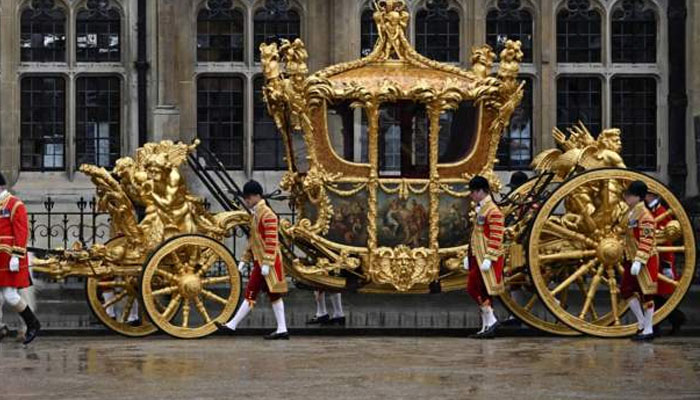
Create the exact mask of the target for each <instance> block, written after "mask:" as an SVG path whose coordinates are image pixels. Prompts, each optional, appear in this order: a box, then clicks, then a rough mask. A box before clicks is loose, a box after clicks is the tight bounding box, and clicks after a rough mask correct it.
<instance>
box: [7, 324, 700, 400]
mask: <svg viewBox="0 0 700 400" xmlns="http://www.w3.org/2000/svg"><path fill="white" fill-rule="evenodd" d="M699 378H700V338H695V337H693V338H687V337H686V338H677V339H672V338H662V339H659V340H657V341H656V342H655V343H654V344H638V343H632V342H630V341H629V340H602V339H592V338H576V339H559V338H548V337H541V338H519V337H518V338H501V339H495V340H490V341H476V340H470V339H461V338H439V337H415V338H412V337H294V338H292V340H291V341H289V342H266V341H263V340H262V339H261V338H258V337H235V338H226V337H217V338H211V339H204V340H195V341H181V340H173V339H168V338H163V337H158V338H150V339H140V340H133V339H123V338H116V337H114V338H111V337H110V338H58V337H56V338H53V337H51V338H48V337H47V338H40V339H39V340H38V341H37V342H36V344H34V345H32V346H30V347H29V348H27V349H24V348H22V347H21V346H20V345H18V344H16V343H14V342H12V341H9V342H3V343H2V344H1V346H0V399H8V400H10V399H34V398H37V399H49V398H50V399H76V400H78V399H106V398H119V399H172V400H179V399H234V398H245V399H328V398H331V399H333V400H339V399H363V400H367V399H382V400H390V399H400V398H406V399H437V398H443V399H494V400H495V399H504V398H512V399H535V398H537V399H561V398H575V399H645V398H649V399H665V398H668V399H681V398H687V399H698V398H700V379H699Z"/></svg>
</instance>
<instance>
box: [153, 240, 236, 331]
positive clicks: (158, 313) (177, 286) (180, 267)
mask: <svg viewBox="0 0 700 400" xmlns="http://www.w3.org/2000/svg"><path fill="white" fill-rule="evenodd" d="M240 295H241V278H240V275H239V273H238V269H237V267H236V260H235V259H234V257H233V255H232V254H231V252H230V251H229V250H228V249H227V248H226V247H225V246H224V245H223V244H222V243H220V242H218V241H216V240H214V239H211V238H209V237H206V236H202V235H182V236H176V237H173V238H171V239H169V240H168V241H166V242H165V243H163V244H162V245H161V246H160V247H159V248H158V249H156V250H155V252H153V254H152V255H151V257H150V258H149V259H148V261H147V262H146V265H145V267H144V270H143V274H142V277H141V296H142V298H143V304H144V307H145V309H146V312H147V313H148V316H149V317H150V318H151V320H152V321H153V322H154V323H155V324H156V325H157V326H158V328H160V329H161V330H163V331H164V332H166V333H167V334H169V335H171V336H174V337H178V338H182V339H192V338H200V337H204V336H207V335H209V334H211V333H213V332H214V331H216V326H215V325H214V321H221V322H225V321H227V320H228V319H229V318H231V315H232V314H233V312H234V311H235V309H236V306H237V305H238V301H239V298H240Z"/></svg>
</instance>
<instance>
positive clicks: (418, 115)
mask: <svg viewBox="0 0 700 400" xmlns="http://www.w3.org/2000/svg"><path fill="white" fill-rule="evenodd" d="M429 131H430V121H429V119H428V114H427V112H426V110H425V106H424V105H422V104H416V103H413V102H411V101H400V102H397V103H393V104H384V105H382V106H381V107H380V108H379V171H380V173H381V174H382V175H388V176H401V177H404V178H427V177H428V174H429V171H430V168H429V164H428V154H429V146H428V136H429V135H428V133H429Z"/></svg>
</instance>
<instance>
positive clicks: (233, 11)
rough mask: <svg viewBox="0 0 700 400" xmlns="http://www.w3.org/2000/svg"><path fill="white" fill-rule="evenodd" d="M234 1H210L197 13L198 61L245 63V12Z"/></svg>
mask: <svg viewBox="0 0 700 400" xmlns="http://www.w3.org/2000/svg"><path fill="white" fill-rule="evenodd" d="M232 7H233V2H232V1H231V0H209V1H207V2H206V5H205V6H204V8H202V9H201V10H200V11H199V13H198V14H197V61H199V62H232V61H243V52H244V49H245V44H244V43H245V39H244V37H245V36H244V33H243V32H244V22H243V13H242V12H241V10H239V9H237V8H232Z"/></svg>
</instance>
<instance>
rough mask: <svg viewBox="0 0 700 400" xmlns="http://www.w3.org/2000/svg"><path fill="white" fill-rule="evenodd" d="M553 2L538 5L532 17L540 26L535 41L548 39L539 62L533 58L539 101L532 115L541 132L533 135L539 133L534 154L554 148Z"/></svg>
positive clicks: (555, 115)
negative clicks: (538, 78) (536, 12)
mask: <svg viewBox="0 0 700 400" xmlns="http://www.w3.org/2000/svg"><path fill="white" fill-rule="evenodd" d="M552 3H553V2H551V1H543V2H540V7H541V9H540V12H539V13H538V14H535V15H534V18H535V27H539V31H537V30H536V31H535V40H537V37H538V35H539V37H541V38H550V39H549V40H541V41H540V45H539V46H540V47H539V49H540V55H541V56H540V59H539V60H538V59H537V57H535V63H538V64H539V71H540V73H541V75H540V76H541V79H540V90H539V91H538V92H536V93H535V97H539V98H540V102H539V104H540V107H539V108H535V112H534V113H533V118H534V119H536V120H539V122H540V124H539V126H540V129H539V130H538V131H536V132H535V133H533V136H534V135H538V134H539V136H537V137H534V138H533V139H534V140H535V145H536V147H535V151H534V152H533V153H534V154H537V153H538V152H539V151H541V150H543V149H548V148H552V147H554V146H555V143H554V139H553V138H552V135H551V134H550V132H551V130H552V128H553V127H554V126H556V124H557V64H556V62H557V60H556V55H557V40H556V37H557V25H556V16H554V18H552V15H554V5H553V4H552ZM538 19H539V21H538ZM536 48H537V47H536Z"/></svg>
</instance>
